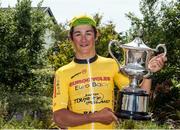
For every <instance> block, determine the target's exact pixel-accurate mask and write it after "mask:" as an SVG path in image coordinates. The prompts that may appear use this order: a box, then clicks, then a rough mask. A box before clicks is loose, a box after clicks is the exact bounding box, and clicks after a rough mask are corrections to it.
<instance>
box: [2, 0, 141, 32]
mask: <svg viewBox="0 0 180 130" xmlns="http://www.w3.org/2000/svg"><path fill="white" fill-rule="evenodd" d="M40 1H41V0H32V6H36V5H37V4H38V3H39V2H40ZM0 2H1V7H8V6H10V7H14V6H15V4H16V2H17V0H0ZM139 2H140V0H44V2H43V5H42V6H44V7H50V9H51V11H52V13H53V15H54V17H55V18H56V20H57V22H58V23H66V22H67V21H69V20H70V19H72V18H73V17H74V16H76V15H81V14H87V15H94V14H96V13H99V14H100V15H102V16H103V18H102V24H106V23H108V22H109V21H112V22H113V23H114V24H115V25H116V28H115V30H116V31H118V32H124V31H126V30H128V29H129V28H130V26H131V25H130V20H128V18H127V17H126V16H125V13H128V12H132V13H134V14H135V15H136V16H138V17H140V18H141V17H142V15H141V13H140V11H139Z"/></svg>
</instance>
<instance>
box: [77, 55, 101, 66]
mask: <svg viewBox="0 0 180 130" xmlns="http://www.w3.org/2000/svg"><path fill="white" fill-rule="evenodd" d="M97 58H98V56H97V55H95V56H94V57H92V58H90V59H77V58H76V57H75V58H74V62H75V63H79V64H87V63H88V61H89V63H92V62H94V61H96V60H97Z"/></svg>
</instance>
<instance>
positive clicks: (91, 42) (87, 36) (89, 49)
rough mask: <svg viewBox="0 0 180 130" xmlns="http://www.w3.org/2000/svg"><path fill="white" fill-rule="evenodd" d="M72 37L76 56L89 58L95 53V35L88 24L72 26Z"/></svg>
mask: <svg viewBox="0 0 180 130" xmlns="http://www.w3.org/2000/svg"><path fill="white" fill-rule="evenodd" d="M72 37H73V40H72V41H73V43H74V44H73V45H74V49H75V53H76V57H77V58H82V59H83V58H90V57H93V56H94V55H95V35H94V30H93V28H92V27H91V26H90V25H79V26H76V27H74V31H73V34H72Z"/></svg>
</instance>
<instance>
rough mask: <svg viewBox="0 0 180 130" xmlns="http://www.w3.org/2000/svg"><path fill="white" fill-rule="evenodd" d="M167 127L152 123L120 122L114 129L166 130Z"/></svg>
mask: <svg viewBox="0 0 180 130" xmlns="http://www.w3.org/2000/svg"><path fill="white" fill-rule="evenodd" d="M168 128H170V127H169V126H168V125H157V124H156V123H155V122H152V121H135V120H120V121H119V124H118V125H117V127H116V129H168Z"/></svg>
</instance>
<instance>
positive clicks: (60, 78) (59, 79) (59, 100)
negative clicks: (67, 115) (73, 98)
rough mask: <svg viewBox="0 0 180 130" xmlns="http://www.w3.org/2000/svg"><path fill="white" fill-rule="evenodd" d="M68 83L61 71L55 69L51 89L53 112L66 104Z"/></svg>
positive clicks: (65, 106)
mask: <svg viewBox="0 0 180 130" xmlns="http://www.w3.org/2000/svg"><path fill="white" fill-rule="evenodd" d="M68 97H69V96H68V85H67V82H66V80H65V78H64V75H63V72H62V71H56V73H55V78H54V91H53V112H54V111H57V110H59V109H62V108H67V106H68Z"/></svg>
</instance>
